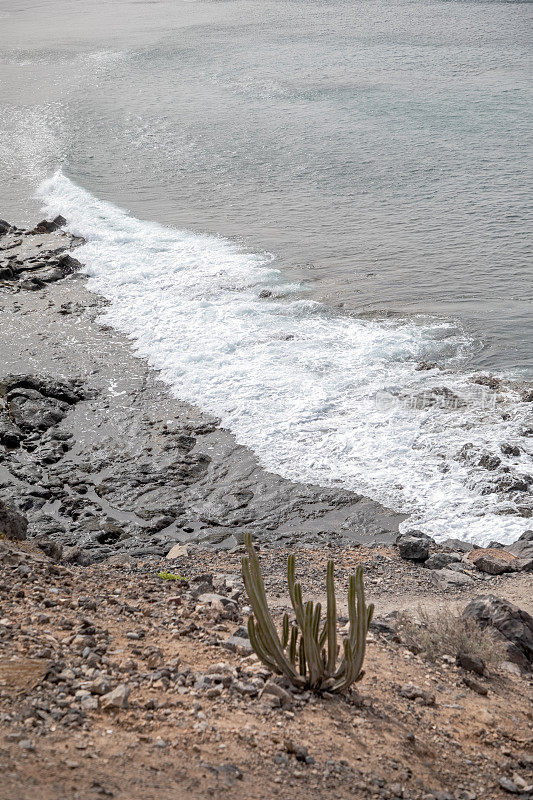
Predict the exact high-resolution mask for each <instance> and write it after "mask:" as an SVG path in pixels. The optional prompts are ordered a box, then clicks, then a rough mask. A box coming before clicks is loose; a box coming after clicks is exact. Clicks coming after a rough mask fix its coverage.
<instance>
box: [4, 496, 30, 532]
mask: <svg viewBox="0 0 533 800" xmlns="http://www.w3.org/2000/svg"><path fill="white" fill-rule="evenodd" d="M27 530H28V520H27V519H26V517H23V516H22V514H19V513H18V511H15V510H14V509H13V508H10V507H9V506H7V505H6V504H5V503H3V502H2V501H1V500H0V532H1V533H3V534H4V536H5V537H6V538H7V539H16V540H17V541H21V540H22V539H25V538H26V531H27Z"/></svg>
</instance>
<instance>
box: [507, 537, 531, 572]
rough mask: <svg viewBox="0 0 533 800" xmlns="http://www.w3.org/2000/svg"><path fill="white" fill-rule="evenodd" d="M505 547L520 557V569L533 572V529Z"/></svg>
mask: <svg viewBox="0 0 533 800" xmlns="http://www.w3.org/2000/svg"><path fill="white" fill-rule="evenodd" d="M505 549H506V550H507V551H508V552H509V553H511V554H512V555H513V556H516V557H517V558H518V561H519V564H520V569H522V570H524V571H525V572H533V531H525V532H524V533H523V534H522V536H521V537H520V538H519V539H517V540H516V542H513V544H510V545H508V547H506V548H505Z"/></svg>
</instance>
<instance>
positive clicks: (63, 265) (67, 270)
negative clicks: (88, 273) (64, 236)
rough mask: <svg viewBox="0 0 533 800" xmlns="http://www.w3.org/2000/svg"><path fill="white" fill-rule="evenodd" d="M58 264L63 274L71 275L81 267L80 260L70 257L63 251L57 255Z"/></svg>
mask: <svg viewBox="0 0 533 800" xmlns="http://www.w3.org/2000/svg"><path fill="white" fill-rule="evenodd" d="M58 266H59V268H60V270H61V273H62V275H63V276H64V275H71V274H72V273H73V272H78V270H80V269H81V268H82V264H81V261H78V259H77V258H72V256H69V254H68V253H64V254H63V255H61V256H60V257H59V260H58Z"/></svg>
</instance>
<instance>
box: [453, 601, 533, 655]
mask: <svg viewBox="0 0 533 800" xmlns="http://www.w3.org/2000/svg"><path fill="white" fill-rule="evenodd" d="M463 617H465V618H466V619H474V620H476V622H478V623H479V624H480V625H481V626H482V627H483V628H486V627H489V626H490V627H492V628H494V629H495V630H496V631H497V632H498V634H499V636H500V638H501V639H502V641H503V643H504V644H505V646H506V649H507V654H508V657H509V661H512V662H514V663H515V664H518V665H519V666H520V667H522V668H523V669H525V670H529V671H532V670H533V617H532V616H531V615H530V614H528V613H527V611H524V610H523V609H521V608H518V606H515V605H514V604H513V603H509V601H507V600H501V599H500V598H499V597H496V596H495V595H493V594H488V595H484V596H483V597H476V598H475V599H474V600H472V602H471V603H469V604H468V605H467V607H466V608H465V610H464V611H463Z"/></svg>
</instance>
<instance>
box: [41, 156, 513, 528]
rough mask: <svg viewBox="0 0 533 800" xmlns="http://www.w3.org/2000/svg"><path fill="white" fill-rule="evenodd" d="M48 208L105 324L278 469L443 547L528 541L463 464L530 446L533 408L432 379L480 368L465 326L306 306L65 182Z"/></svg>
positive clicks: (58, 180) (231, 259)
mask: <svg viewBox="0 0 533 800" xmlns="http://www.w3.org/2000/svg"><path fill="white" fill-rule="evenodd" d="M38 196H39V197H40V198H41V199H43V200H44V203H45V211H46V213H47V214H49V215H56V214H63V215H64V216H65V217H66V218H67V220H68V227H69V229H70V230H71V231H72V232H73V233H75V234H77V235H81V236H83V237H85V239H86V240H87V244H86V245H84V246H83V247H82V248H81V249H80V250H79V251H77V255H79V258H80V259H81V260H82V261H83V263H85V264H86V271H87V273H88V275H89V276H90V282H89V288H90V289H92V290H94V291H96V292H98V293H100V294H102V295H104V296H105V297H106V298H108V299H109V300H110V301H111V305H110V306H109V308H108V310H107V312H106V314H105V322H106V323H109V324H111V325H113V326H114V327H115V328H117V329H118V330H120V331H123V332H125V333H126V334H127V335H128V336H129V337H130V338H131V339H132V341H133V343H134V348H135V351H136V353H137V354H138V355H140V356H143V357H145V358H146V359H147V360H148V361H149V363H150V364H151V365H152V366H154V367H155V368H157V369H158V370H160V371H161V377H162V378H163V379H164V380H165V381H166V382H167V383H168V384H169V385H170V386H171V387H172V390H173V392H174V394H175V395H176V396H177V397H179V398H181V399H184V400H188V401H190V402H191V403H194V404H196V405H198V406H199V407H201V408H203V409H204V410H207V411H209V412H212V413H214V414H216V415H217V416H218V417H219V418H220V419H221V421H222V424H223V426H224V427H226V428H228V429H229V430H231V431H232V432H233V433H234V435H235V437H236V439H237V441H238V442H239V443H241V444H243V445H246V446H248V447H250V448H251V449H252V450H254V452H255V453H256V454H257V455H258V456H259V458H260V460H261V462H262V464H263V465H264V466H265V467H266V468H268V469H270V470H272V471H274V472H276V473H278V474H280V475H282V476H284V477H286V478H290V479H293V480H296V481H306V482H312V483H317V484H321V485H325V486H328V485H337V486H342V487H345V488H347V489H352V490H354V491H357V492H360V493H363V494H365V495H368V496H369V497H372V498H374V499H376V500H379V501H381V502H383V503H385V504H387V505H390V506H392V507H394V508H395V509H397V510H401V511H405V512H407V513H409V514H410V519H409V520H408V523H406V525H408V526H409V527H412V526H413V525H416V527H418V528H420V529H422V530H424V531H426V532H427V533H429V534H430V535H432V536H434V537H435V538H437V539H443V538H446V537H448V536H456V537H459V538H461V539H464V540H470V541H473V542H477V543H479V544H486V543H487V542H489V541H490V540H492V539H497V540H499V541H502V542H509V541H513V540H514V539H516V538H517V537H518V536H519V535H520V534H521V533H522V532H523V531H524V530H525V529H526V528H527V521H526V520H525V519H524V518H523V517H521V516H519V515H518V513H517V512H516V508H515V506H514V504H513V502H512V500H511V499H509V500H504V499H502V496H501V495H499V494H497V493H495V492H492V493H489V494H483V493H482V492H483V491H487V489H486V487H487V480H488V478H489V477H490V475H492V473H488V472H487V471H486V470H484V469H483V468H481V467H479V466H477V461H476V459H474V460H472V458H470V459H469V458H468V457H459V455H458V454H459V452H460V451H461V448H463V446H464V445H465V444H468V443H472V445H474V447H473V448H471V451H473V452H476V453H477V452H478V451H479V452H481V451H489V452H493V453H494V452H499V444H500V443H501V442H504V441H512V442H516V441H517V438H518V436H519V433H520V429H521V427H522V426H523V424H524V423H525V414H526V408H527V404H525V403H520V402H518V400H519V398H518V396H517V394H516V393H515V392H513V390H512V389H506V390H505V391H504V390H502V391H501V392H500V393H499V395H498V397H497V402H496V405H495V407H493V406H492V401H493V399H494V397H493V394H494V393H491V396H490V397H489V395H488V394H484V390H482V389H481V387H479V386H477V385H475V384H473V383H472V381H471V376H468V375H461V374H458V373H453V372H451V371H449V372H445V373H442V372H440V371H439V370H435V369H434V370H429V371H427V370H417V369H416V367H417V364H418V363H419V362H420V361H422V360H425V361H434V360H438V361H440V362H441V363H443V362H444V363H447V364H449V365H451V364H454V363H457V360H458V359H460V357H461V356H462V355H464V354H465V352H466V351H467V350H468V347H469V346H470V343H469V342H468V340H467V338H466V337H465V335H464V333H462V332H461V331H459V330H458V329H457V328H456V327H455V326H453V325H452V324H451V323H446V322H438V321H428V320H423V321H403V322H398V321H395V322H389V321H375V320H361V319H356V318H353V317H349V316H340V315H337V316H335V315H333V314H332V313H329V312H328V309H327V308H326V307H324V306H322V305H321V304H319V303H316V302H311V301H308V300H302V299H299V297H298V294H297V287H294V286H288V285H287V284H285V283H284V282H283V280H282V278H281V276H280V274H279V272H278V271H277V270H275V269H273V268H272V266H271V259H270V257H269V256H268V255H265V254H263V255H254V254H250V253H248V252H246V251H245V250H244V249H242V248H240V247H239V246H237V245H235V244H233V243H232V242H230V241H227V240H224V239H220V238H215V237H207V236H199V235H195V234H193V233H190V232H187V231H180V230H175V229H172V228H168V227H164V226H161V225H159V224H156V223H150V222H143V221H140V220H138V219H135V218H133V217H131V216H130V215H128V214H127V213H126V212H124V211H122V210H120V209H119V208H116V207H115V206H113V205H112V204H110V203H106V202H102V201H100V200H98V199H97V198H95V197H93V196H92V195H91V194H89V193H88V192H86V191H85V190H84V189H82V188H80V187H78V186H76V185H75V184H74V183H72V182H71V181H70V180H69V179H68V178H66V177H65V176H64V175H63V174H62V172H61V171H59V172H57V173H56V174H55V175H54V176H53V178H51V179H50V180H47V181H46V182H44V183H43V184H42V185H41V187H40V189H39V193H38ZM262 289H268V290H270V291H271V292H272V295H271V296H270V297H268V298H260V297H259V294H260V292H261V290H262ZM444 384H445V386H446V389H445V390H442V389H441V391H440V394H439V393H437V394H434V393H433V392H432V391H431V390H432V389H434V388H435V387H443V385H444ZM424 391H428V392H429V394H428V395H427V397H426V401H424V399H423V398H421V397H420V395H421V394H422V393H423V392H424ZM451 392H454V393H456V395H459V396H460V397H461V398H463V399H464V402H465V405H464V406H460V407H456V405H457V404H456V400H455V398H454V395H452V394H451ZM413 398H414V400H413ZM427 398H432V399H431V402H434V401H435V400H437V401H438V402H436V403H435V404H433V405H430V404H429V403H428V402H427ZM503 411H505V414H504V413H503ZM499 455H500V457H501V458H502V459H503V461H504V463H505V459H506V457H505V456H502V455H501V454H499ZM521 459H522V460H523V461H524V462H525V459H526V456H525V455H522V456H520V457H519V458H514V459H513V458H511V459H510V460H509V459H508V461H509V464H512V466H513V468H514V467H518V468H520V466H521ZM478 460H479V459H478ZM523 468H525V463H524V464H523ZM509 497H512V496H511V495H509Z"/></svg>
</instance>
